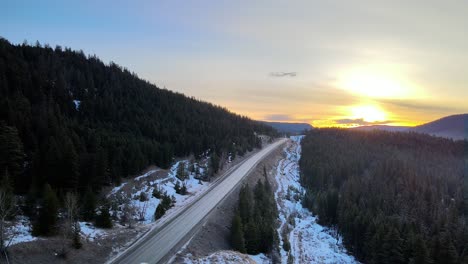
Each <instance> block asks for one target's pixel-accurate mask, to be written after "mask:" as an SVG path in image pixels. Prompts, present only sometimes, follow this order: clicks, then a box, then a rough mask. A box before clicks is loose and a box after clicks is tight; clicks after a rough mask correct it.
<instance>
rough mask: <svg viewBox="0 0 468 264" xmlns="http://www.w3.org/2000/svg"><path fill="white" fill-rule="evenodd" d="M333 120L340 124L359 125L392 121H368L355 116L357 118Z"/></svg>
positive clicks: (381, 123) (382, 123)
mask: <svg viewBox="0 0 468 264" xmlns="http://www.w3.org/2000/svg"><path fill="white" fill-rule="evenodd" d="M334 121H335V123H336V124H340V125H359V126H367V125H384V124H388V123H392V121H390V120H385V121H375V122H368V121H365V120H364V119H363V118H357V119H349V118H346V119H337V120H334Z"/></svg>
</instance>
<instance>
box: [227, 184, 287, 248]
mask: <svg viewBox="0 0 468 264" xmlns="http://www.w3.org/2000/svg"><path fill="white" fill-rule="evenodd" d="M277 218H278V211H277V208H276V203H275V197H274V194H273V190H272V188H271V185H270V183H269V182H268V180H267V179H266V178H265V181H263V182H262V181H261V180H259V181H258V182H257V184H256V185H255V187H254V188H253V190H251V188H250V187H249V186H248V185H244V186H243V187H242V189H241V191H240V193H239V205H238V209H237V211H236V212H235V215H234V217H233V219H232V225H231V244H232V247H233V248H234V249H235V250H237V251H239V252H242V253H248V254H253V255H256V254H259V253H270V252H271V251H272V250H273V249H274V247H275V246H276V245H277V244H278V237H277V233H276V229H275V226H276V219H277Z"/></svg>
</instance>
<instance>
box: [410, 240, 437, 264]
mask: <svg viewBox="0 0 468 264" xmlns="http://www.w3.org/2000/svg"><path fill="white" fill-rule="evenodd" d="M410 263H411V264H431V263H433V262H432V259H431V258H430V256H429V251H428V249H427V247H426V243H425V242H424V240H423V239H422V238H421V236H417V237H416V238H415V241H414V249H413V257H412V258H411V260H410Z"/></svg>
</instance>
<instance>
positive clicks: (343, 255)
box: [275, 136, 358, 263]
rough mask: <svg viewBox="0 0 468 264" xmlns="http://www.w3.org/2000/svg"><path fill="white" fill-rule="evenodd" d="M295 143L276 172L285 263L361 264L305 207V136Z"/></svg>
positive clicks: (282, 258) (288, 149)
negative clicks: (301, 175)
mask: <svg viewBox="0 0 468 264" xmlns="http://www.w3.org/2000/svg"><path fill="white" fill-rule="evenodd" d="M291 139H292V143H291V144H288V145H287V146H286V147H285V149H284V152H285V154H286V158H284V159H282V160H280V162H279V164H278V166H277V171H276V182H277V185H278V188H277V190H276V192H275V198H276V201H277V206H278V211H279V219H280V222H281V224H280V227H279V228H278V235H279V236H280V250H281V260H282V261H281V262H282V263H288V258H290V259H291V258H292V259H293V263H358V262H357V261H356V260H355V259H354V257H353V256H350V255H348V254H347V252H346V249H345V248H344V247H343V245H342V244H341V239H340V238H338V239H336V238H335V237H333V236H332V235H331V234H330V232H327V231H328V229H326V228H325V227H323V226H321V225H319V224H317V222H316V217H315V216H314V215H313V214H312V213H311V212H310V211H309V210H307V209H306V208H303V207H302V204H301V196H302V195H303V194H304V189H303V188H302V186H301V185H300V183H299V159H300V156H301V144H300V142H301V139H302V136H294V137H291ZM282 234H283V235H282ZM285 237H286V238H287V239H288V240H289V242H290V244H291V249H290V250H289V252H287V251H285V250H284V249H283V243H284V242H285V241H283V239H284V238H285ZM290 255H292V256H290Z"/></svg>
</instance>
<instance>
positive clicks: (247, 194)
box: [239, 184, 253, 227]
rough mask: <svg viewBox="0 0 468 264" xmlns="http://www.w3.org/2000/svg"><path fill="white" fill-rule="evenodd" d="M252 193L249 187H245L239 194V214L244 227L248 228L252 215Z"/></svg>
mask: <svg viewBox="0 0 468 264" xmlns="http://www.w3.org/2000/svg"><path fill="white" fill-rule="evenodd" d="M252 200H253V198H252V193H251V191H250V188H249V185H248V184H246V185H244V186H243V187H242V188H241V190H240V192H239V214H240V217H241V219H242V225H243V226H244V227H246V225H247V222H248V221H249V219H250V215H251V213H252V204H251V203H252Z"/></svg>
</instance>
